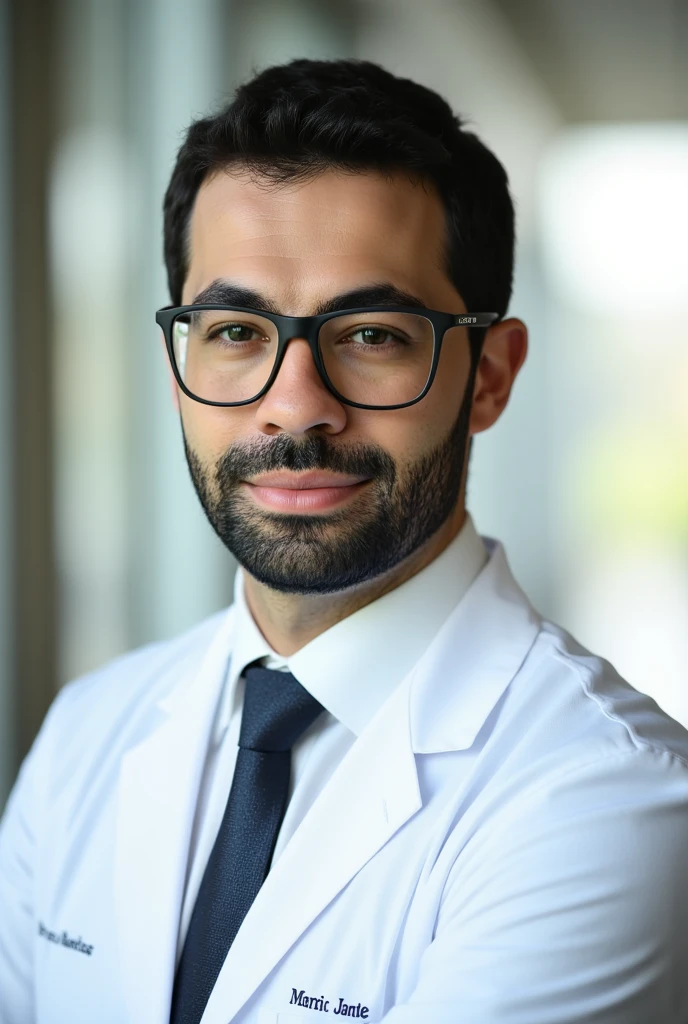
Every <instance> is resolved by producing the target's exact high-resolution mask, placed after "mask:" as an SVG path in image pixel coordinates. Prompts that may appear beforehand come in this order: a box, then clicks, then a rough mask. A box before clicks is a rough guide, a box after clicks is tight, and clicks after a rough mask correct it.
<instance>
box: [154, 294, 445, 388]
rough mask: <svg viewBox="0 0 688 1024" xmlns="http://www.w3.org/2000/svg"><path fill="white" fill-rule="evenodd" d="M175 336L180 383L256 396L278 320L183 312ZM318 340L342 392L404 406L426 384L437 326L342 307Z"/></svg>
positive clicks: (417, 318) (273, 353) (413, 317)
mask: <svg viewBox="0 0 688 1024" xmlns="http://www.w3.org/2000/svg"><path fill="white" fill-rule="evenodd" d="M172 340H173V350H174V358H175V361H176V364H177V369H178V372H179V375H180V377H181V379H182V381H183V382H184V385H185V386H186V388H187V389H188V390H189V391H190V392H191V393H192V394H193V395H195V396H196V397H197V398H202V399H205V400H206V401H210V402H244V401H249V400H250V399H252V398H255V396H256V395H258V394H259V392H260V391H261V390H262V389H263V387H264V386H265V385H266V383H267V381H268V379H269V377H270V374H271V373H272V370H273V368H274V365H275V360H276V358H277V343H278V332H277V327H276V326H275V324H273V323H272V321H271V320H268V319H267V318H265V317H262V316H259V315H258V314H254V313H239V312H236V313H235V312H231V311H228V310H227V309H205V310H196V311H195V312H191V313H184V314H181V315H180V316H178V317H177V318H176V319H175V321H174V324H173V327H172ZM318 347H319V351H320V355H321V358H322V361H323V365H324V367H325V372H326V374H327V376H328V378H329V380H330V383H331V384H332V385H333V386H334V388H335V389H336V390H337V391H338V392H339V394H340V395H341V396H342V398H346V399H348V400H349V401H351V402H359V403H360V404H362V405H375V406H386V405H401V404H403V403H404V402H411V401H413V399H414V398H417V397H418V396H419V395H420V394H421V392H422V391H423V388H424V387H425V384H426V382H427V379H428V376H429V374H430V370H431V367H432V357H433V348H434V332H433V327H432V323H431V322H430V321H429V320H428V319H427V318H426V317H424V316H422V315H420V314H415V313H387V312H383V313H347V314H342V315H341V316H336V317H332V318H331V319H329V320H326V321H325V322H324V323H323V324H322V325H321V327H320V332H319V335H318Z"/></svg>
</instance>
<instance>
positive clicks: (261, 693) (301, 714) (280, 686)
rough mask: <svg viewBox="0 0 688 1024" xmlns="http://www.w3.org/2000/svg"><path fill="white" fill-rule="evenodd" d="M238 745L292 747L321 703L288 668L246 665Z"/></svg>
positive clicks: (283, 748)
mask: <svg viewBox="0 0 688 1024" xmlns="http://www.w3.org/2000/svg"><path fill="white" fill-rule="evenodd" d="M244 679H245V680H246V691H245V693H244V709H243V711H242V715H241V732H240V735H239V746H240V747H244V748H248V749H249V750H260V751H276V750H291V748H292V747H293V746H294V744H295V743H296V741H297V740H298V738H299V736H301V734H302V733H304V732H305V731H306V729H307V728H308V726H309V725H312V723H313V722H314V721H315V719H316V718H317V717H318V715H319V714H320V712H321V711H323V710H324V709H323V706H322V704H320V703H319V702H318V701H317V700H316V699H315V697H311V695H310V693H309V692H308V690H306V689H305V688H304V687H303V686H302V685H301V683H300V682H299V681H298V679H295V678H294V676H293V675H292V674H291V672H279V671H277V670H276V669H272V668H259V667H254V668H247V669H246V671H245V672H244Z"/></svg>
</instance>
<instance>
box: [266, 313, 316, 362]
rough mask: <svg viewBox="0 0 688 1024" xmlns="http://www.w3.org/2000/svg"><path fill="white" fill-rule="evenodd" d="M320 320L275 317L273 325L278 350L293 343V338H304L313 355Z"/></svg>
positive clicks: (303, 317)
mask: <svg viewBox="0 0 688 1024" xmlns="http://www.w3.org/2000/svg"><path fill="white" fill-rule="evenodd" d="M320 319H321V318H320V317H318V316H279V317H277V316H276V317H275V324H276V327H277V334H278V337H279V347H280V350H281V349H283V348H284V347H285V346H286V345H287V344H288V343H289V342H290V341H293V339H294V338H305V340H306V341H307V342H308V343H309V345H310V347H311V351H312V352H313V354H314V355H315V347H316V346H317V342H318V330H319V327H320V323H319V321H320ZM280 354H281V353H280Z"/></svg>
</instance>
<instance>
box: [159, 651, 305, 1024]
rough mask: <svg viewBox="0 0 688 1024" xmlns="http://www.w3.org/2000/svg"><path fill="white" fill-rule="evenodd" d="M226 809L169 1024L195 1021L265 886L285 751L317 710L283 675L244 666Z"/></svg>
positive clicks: (287, 765) (283, 786) (284, 788)
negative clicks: (237, 731)
mask: <svg viewBox="0 0 688 1024" xmlns="http://www.w3.org/2000/svg"><path fill="white" fill-rule="evenodd" d="M244 678H245V680H246V690H245V694H244V707H243V711H242V716H241V732H240V735H239V753H238V755H237V761H236V767H235V769H234V778H233V779H232V785H231V788H230V791H229V798H228V800H227V806H226V807H225V812H224V815H223V818H222V822H221V824H220V830H219V832H218V834H217V838H216V840H215V845H214V846H213V849H212V852H211V854H210V857H209V859H208V864H207V866H206V869H205V873H204V875H203V879H202V881H201V887H200V889H199V891H198V897H197V899H196V903H195V905H194V909H193V913H192V915H191V921H190V924H189V930H188V932H187V935H186V940H185V942H184V948H183V950H182V955H181V959H180V961H179V967H178V968H177V975H176V978H175V984H174V992H173V997H172V1012H171V1016H170V1024H198V1022H199V1021H200V1019H201V1017H202V1016H203V1011H204V1009H205V1006H206V1003H207V1002H208V998H209V996H210V993H211V992H212V990H213V986H214V985H215V982H216V980H217V977H218V975H219V973H220V969H221V967H222V964H223V963H224V959H225V956H226V955H227V950H228V949H229V947H230V946H231V945H232V942H233V941H234V938H235V936H236V934H237V932H238V931H239V926H240V925H241V922H242V921H243V920H244V917H245V916H246V914H247V913H248V910H249V908H250V906H251V904H252V903H253V901H254V899H255V898H256V896H257V895H258V890H259V889H260V887H261V885H262V884H263V882H264V881H265V877H266V875H267V873H268V868H269V867H270V861H271V859H272V854H273V851H274V849H275V842H276V840H277V833H278V832H279V828H280V825H281V823H282V818H283V817H284V812H285V810H286V808H287V798H288V794H289V776H290V771H291V748H292V747H293V745H294V744H295V743H296V741H297V740H298V738H299V737H300V736H301V734H302V733H303V732H305V730H306V729H307V728H308V727H309V726H310V725H311V724H312V723H313V722H314V721H315V719H316V718H317V716H318V715H319V714H320V712H321V711H322V710H323V707H322V704H319V703H318V701H317V700H316V699H315V698H314V697H311V695H310V693H308V691H307V690H305V689H304V688H303V686H301V684H300V683H299V682H298V680H296V679H295V678H294V676H293V675H291V674H290V673H289V672H278V671H275V670H274V669H267V668H258V667H254V668H248V669H246V671H245V672H244Z"/></svg>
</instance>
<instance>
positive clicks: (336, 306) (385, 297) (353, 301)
mask: <svg viewBox="0 0 688 1024" xmlns="http://www.w3.org/2000/svg"><path fill="white" fill-rule="evenodd" d="M213 303H217V304H218V305H220V306H247V307H249V308H250V309H259V310H260V309H262V310H264V311H265V312H266V313H275V314H278V315H279V310H278V309H277V307H276V306H275V303H274V302H271V301H270V299H268V298H267V297H266V296H265V295H262V294H261V293H260V292H257V291H254V290H253V289H252V288H245V287H243V286H242V285H238V284H234V283H233V282H232V281H225V280H221V279H219V278H218V279H217V280H215V281H213V282H212V284H209V285H208V287H207V288H204V289H203V291H200V292H199V293H198V295H196V297H195V298H194V300H193V303H192V305H196V304H198V305H202V304H206V305H212V304H213ZM357 306H413V307H414V308H416V309H425V308H426V307H425V303H424V302H423V300H422V299H420V298H418V296H417V295H412V294H411V293H410V292H405V291H403V290H402V289H400V288H397V287H396V286H395V285H393V284H392V283H391V282H388V281H380V282H378V283H377V284H371V285H365V286H363V287H361V288H353V289H351V290H350V291H348V292H341V293H340V294H339V295H334V296H333V297H332V298H330V299H325V300H324V301H323V302H320V303H318V306H317V307H316V310H315V314H314V315H315V316H319V315H322V314H323V313H338V312H339V311H340V310H343V309H355V308H356V307H357Z"/></svg>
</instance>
